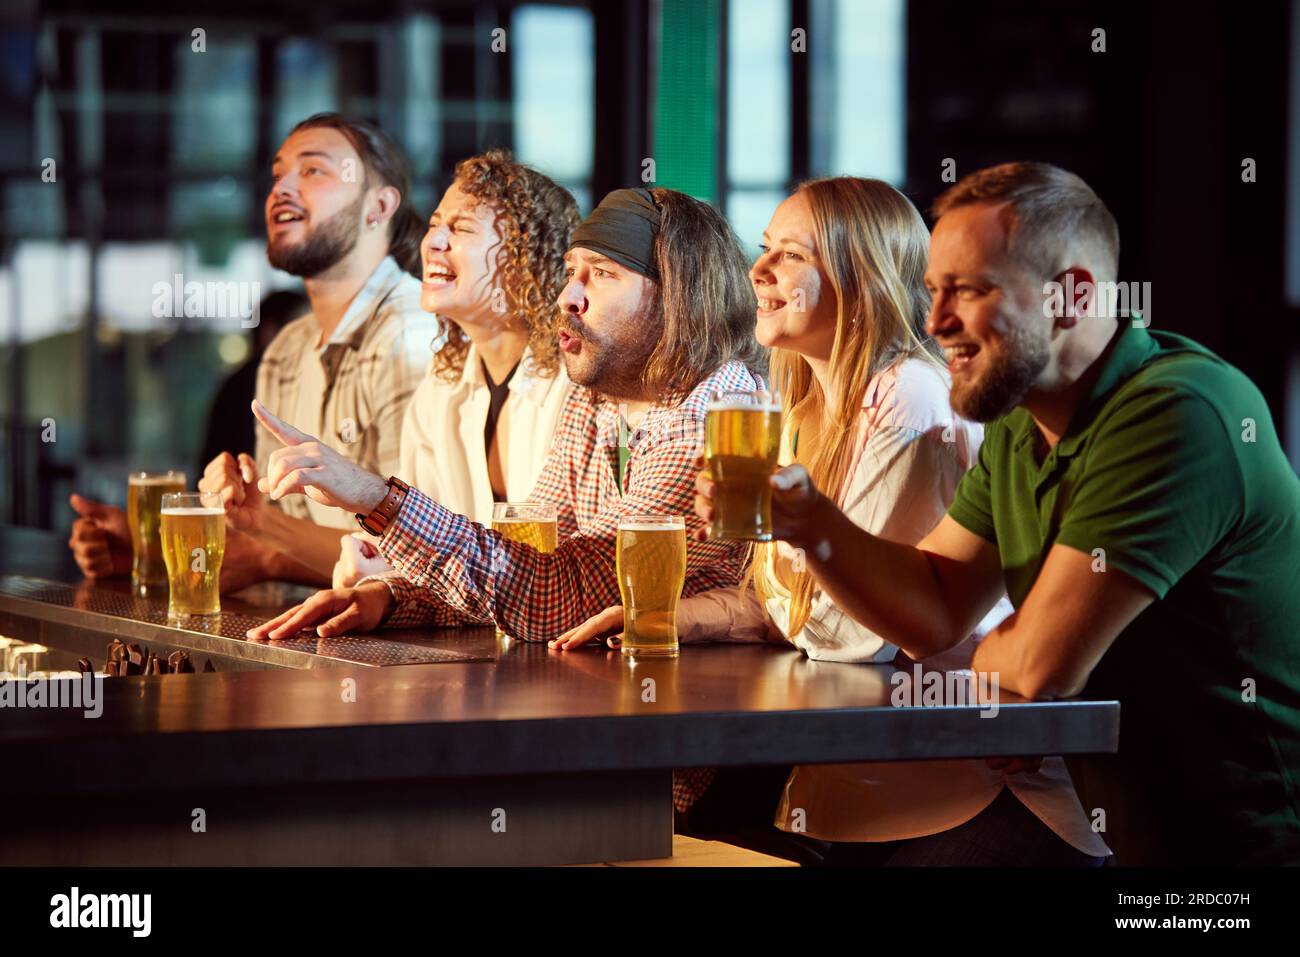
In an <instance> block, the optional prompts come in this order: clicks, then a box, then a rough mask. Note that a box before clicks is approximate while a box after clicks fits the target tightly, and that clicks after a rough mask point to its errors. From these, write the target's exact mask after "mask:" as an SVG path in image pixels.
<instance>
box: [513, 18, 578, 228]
mask: <svg viewBox="0 0 1300 957" xmlns="http://www.w3.org/2000/svg"><path fill="white" fill-rule="evenodd" d="M594 35H595V30H594V26H593V24H592V18H591V12H590V11H589V10H584V9H582V8H581V7H557V6H551V5H549V4H548V5H542V4H525V5H524V6H521V7H518V8H516V9H515V11H514V15H513V16H512V18H511V29H510V32H509V34H508V36H509V38H510V41H511V42H512V43H513V44H514V50H513V65H514V74H513V87H514V124H515V150H514V152H515V157H516V158H517V159H518V160H519V161H520V162H523V163H527V164H529V165H530V166H535V167H537V168H538V169H539V170H541V171H542V172H543V173H545V174H546V175H548V176H550V177H551V178H552V179H554V180H555V181H556V182H557V183H559V184H560V185H562V186H566V187H568V189H569V190H570V191H571V192H572V193H573V195H574V196H575V197H576V198H577V200H578V208H579V209H580V210H582V211H583V213H586V212H588V211H590V210H591V208H592V197H591V162H592V155H593V144H592V130H593V122H594V119H593V111H594V108H595V87H594V73H595V51H594V47H593V44H594V42H595V41H594Z"/></svg>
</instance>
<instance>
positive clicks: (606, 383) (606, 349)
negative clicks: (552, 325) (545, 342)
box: [560, 293, 663, 399]
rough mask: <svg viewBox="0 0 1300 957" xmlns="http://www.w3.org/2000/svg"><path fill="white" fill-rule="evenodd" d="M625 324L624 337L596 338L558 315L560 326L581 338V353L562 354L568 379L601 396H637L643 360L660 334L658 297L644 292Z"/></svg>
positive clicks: (653, 346)
mask: <svg viewBox="0 0 1300 957" xmlns="http://www.w3.org/2000/svg"><path fill="white" fill-rule="evenodd" d="M628 326H629V327H630V328H631V329H632V330H633V335H632V336H631V337H629V338H628V339H626V340H621V341H617V342H614V341H610V340H609V339H602V340H600V341H597V340H594V339H593V338H592V337H591V336H590V334H589V332H588V330H587V329H586V328H585V327H584V326H581V325H578V324H576V323H573V322H571V321H570V320H569V318H568V316H561V317H560V327H561V328H567V329H568V330H569V332H571V333H572V334H573V335H575V336H577V337H578V338H579V339H581V340H582V354H581V355H577V356H573V355H570V354H569V353H567V352H566V353H564V369H565V372H567V373H568V375H569V379H570V380H571V381H572V382H574V383H575V384H577V385H581V386H586V387H587V388H589V389H594V390H595V391H596V392H599V393H600V394H601V395H608V396H617V397H619V398H628V399H630V398H634V397H637V396H640V395H641V393H642V392H643V391H644V389H645V378H644V375H645V367H646V361H647V360H648V359H649V358H650V355H651V353H653V352H654V349H655V346H656V345H658V344H659V337H660V336H661V335H663V311H662V309H661V308H660V303H659V297H658V296H657V295H655V294H653V293H647V294H646V295H645V297H644V298H643V300H642V303H641V305H640V307H639V308H638V309H637V311H636V315H635V316H633V317H632V318H631V319H630V320H629V321H628Z"/></svg>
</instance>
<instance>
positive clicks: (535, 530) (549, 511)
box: [492, 502, 559, 552]
mask: <svg viewBox="0 0 1300 957" xmlns="http://www.w3.org/2000/svg"><path fill="white" fill-rule="evenodd" d="M492 531H494V532H500V533H501V535H502V537H504V538H508V539H510V540H511V541H512V542H523V543H524V544H525V545H531V546H533V548H535V549H537V550H538V551H539V552H553V551H555V546H556V545H557V544H559V528H558V525H557V523H556V520H555V506H554V505H533V504H531V503H516V502H497V503H495V504H494V505H493V506H492Z"/></svg>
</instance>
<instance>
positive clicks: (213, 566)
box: [162, 492, 226, 618]
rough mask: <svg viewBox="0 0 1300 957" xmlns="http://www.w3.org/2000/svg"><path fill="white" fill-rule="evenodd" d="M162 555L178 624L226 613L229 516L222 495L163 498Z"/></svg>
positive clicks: (181, 494) (171, 611)
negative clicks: (222, 588) (222, 590)
mask: <svg viewBox="0 0 1300 957" xmlns="http://www.w3.org/2000/svg"><path fill="white" fill-rule="evenodd" d="M162 549H163V559H164V560H165V561H166V563H167V581H168V585H169V587H170V597H169V600H168V603H167V613H168V615H170V616H171V617H174V618H185V617H188V616H190V615H215V614H218V613H219V612H220V611H221V597H220V595H219V593H218V590H217V586H218V585H219V584H220V581H221V559H222V558H223V557H224V555H225V553H226V512H225V509H224V508H222V505H221V495H220V493H218V492H173V493H169V494H167V495H164V496H163V497H162Z"/></svg>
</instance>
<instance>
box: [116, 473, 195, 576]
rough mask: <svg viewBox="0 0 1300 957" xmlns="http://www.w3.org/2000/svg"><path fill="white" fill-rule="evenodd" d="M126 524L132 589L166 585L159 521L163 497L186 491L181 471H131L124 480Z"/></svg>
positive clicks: (165, 566)
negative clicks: (129, 533)
mask: <svg viewBox="0 0 1300 957" xmlns="http://www.w3.org/2000/svg"><path fill="white" fill-rule="evenodd" d="M126 486H127V487H126V492H127V494H126V524H127V527H128V528H129V529H130V531H131V588H132V590H133V591H135V592H137V593H143V592H145V591H147V590H148V589H149V588H150V587H151V586H154V585H157V586H159V587H162V586H163V585H166V584H167V565H166V563H165V562H164V561H163V551H162V538H161V537H160V536H159V527H160V524H159V519H160V518H161V511H162V497H163V496H164V495H166V494H167V493H169V492H183V491H185V473H184V472H132V473H131V475H130V477H129V478H128V479H127V481H126Z"/></svg>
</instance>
